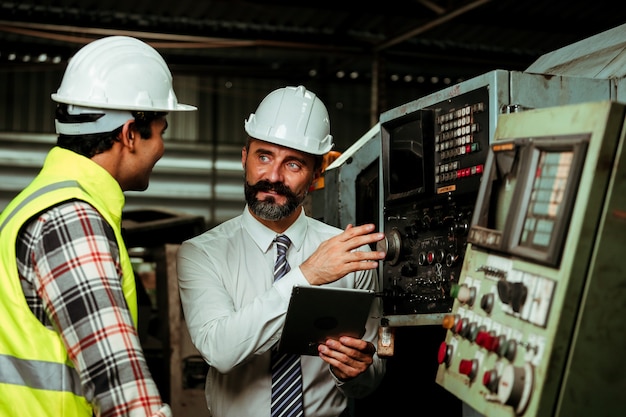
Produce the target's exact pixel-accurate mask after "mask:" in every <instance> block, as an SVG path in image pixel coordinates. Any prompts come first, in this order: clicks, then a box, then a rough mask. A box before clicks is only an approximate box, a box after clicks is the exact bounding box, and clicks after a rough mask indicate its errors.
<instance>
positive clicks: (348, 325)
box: [278, 286, 374, 356]
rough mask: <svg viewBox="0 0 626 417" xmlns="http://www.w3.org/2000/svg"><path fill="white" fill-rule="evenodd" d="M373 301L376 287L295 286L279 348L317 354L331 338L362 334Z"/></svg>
mask: <svg viewBox="0 0 626 417" xmlns="http://www.w3.org/2000/svg"><path fill="white" fill-rule="evenodd" d="M373 301H374V291H372V290H359V289H350V288H338V287H329V286H325V287H320V286H313V287H298V286H296V287H293V290H292V292H291V299H290V301H289V308H288V310H287V317H286V318H285V327H284V328H283V333H282V336H281V338H280V342H279V345H278V346H279V350H280V351H281V352H289V353H299V354H300V355H313V356H317V355H318V352H317V345H318V344H319V343H321V342H324V341H325V340H326V339H328V338H334V339H338V338H339V337H340V336H352V337H357V338H360V337H362V336H363V335H364V334H365V325H366V323H367V319H368V318H369V313H370V309H371V307H372V302H373Z"/></svg>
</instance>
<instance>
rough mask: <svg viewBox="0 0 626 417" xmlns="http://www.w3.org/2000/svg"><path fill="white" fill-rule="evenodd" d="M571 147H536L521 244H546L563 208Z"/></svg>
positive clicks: (570, 159) (569, 168)
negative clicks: (556, 149) (533, 175)
mask: <svg viewBox="0 0 626 417" xmlns="http://www.w3.org/2000/svg"><path fill="white" fill-rule="evenodd" d="M573 157H574V152H573V151H563V152H560V151H555V152H549V151H539V161H538V163H537V168H536V169H535V178H534V179H533V181H532V186H531V189H530V199H529V201H528V208H527V210H526V216H525V217H524V222H523V225H522V233H521V236H520V242H519V243H520V245H521V246H527V247H531V248H536V249H539V250H542V249H545V248H548V247H549V246H550V242H551V241H552V234H553V233H554V230H555V224H556V221H557V219H558V216H559V214H561V212H562V211H563V208H562V206H563V204H564V203H565V199H564V197H565V192H566V190H567V179H568V177H569V173H570V170H571V168H572V160H573Z"/></svg>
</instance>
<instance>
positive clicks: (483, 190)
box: [468, 133, 591, 267]
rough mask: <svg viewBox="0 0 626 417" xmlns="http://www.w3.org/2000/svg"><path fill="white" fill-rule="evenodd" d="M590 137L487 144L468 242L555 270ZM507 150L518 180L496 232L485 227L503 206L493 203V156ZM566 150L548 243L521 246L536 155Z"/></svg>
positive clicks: (538, 138)
mask: <svg viewBox="0 0 626 417" xmlns="http://www.w3.org/2000/svg"><path fill="white" fill-rule="evenodd" d="M590 138H591V134H589V133H581V134H573V135H552V136H544V137H523V138H515V139H503V140H498V141H496V142H494V143H492V144H491V146H490V150H489V154H488V157H487V161H486V163H485V172H484V174H483V181H482V183H481V186H480V189H479V192H478V197H477V199H476V206H475V210H474V214H473V217H472V223H471V226H470V232H469V236H468V242H469V243H471V244H472V245H474V246H477V247H482V248H485V249H489V250H495V251H498V252H501V253H504V254H510V255H515V256H519V257H521V258H524V259H528V260H531V261H536V262H539V263H542V264H545V265H548V266H554V267H557V266H558V265H559V264H560V261H561V255H562V252H563V247H564V246H565V239H566V236H567V230H568V226H569V223H570V221H571V219H570V217H571V213H572V210H573V207H574V203H575V199H576V194H577V190H578V186H579V183H580V176H581V174H582V170H583V165H584V161H585V156H586V150H587V147H588V143H589V140H590ZM507 151H508V152H511V151H513V152H515V157H516V158H517V159H518V160H517V162H516V163H517V164H518V166H517V170H516V172H517V176H516V183H515V186H514V187H515V188H514V190H513V192H512V196H511V199H510V205H509V208H508V212H507V214H506V218H505V220H504V222H503V225H502V227H501V229H496V228H494V227H493V226H492V225H488V220H487V219H488V218H489V216H490V215H493V213H494V212H496V211H501V210H504V209H503V208H502V207H497V206H495V204H494V202H493V195H495V191H494V190H493V187H494V186H495V179H496V177H495V175H496V169H497V165H496V154H497V153H498V152H507ZM569 151H571V152H572V153H573V156H572V163H571V167H570V171H569V175H568V179H567V184H566V186H565V190H564V192H563V198H562V200H561V201H562V202H561V204H560V206H559V210H561V212H560V213H559V215H558V217H557V218H556V220H555V223H554V229H553V232H552V234H551V238H550V242H549V244H548V245H547V246H546V247H544V248H543V249H542V250H539V249H536V248H532V247H529V246H528V245H522V244H520V240H521V237H522V233H523V227H524V221H525V219H526V215H527V211H528V207H529V204H530V199H531V191H532V190H531V187H532V184H533V180H534V176H535V172H536V169H537V165H538V163H539V156H540V155H541V153H542V152H569Z"/></svg>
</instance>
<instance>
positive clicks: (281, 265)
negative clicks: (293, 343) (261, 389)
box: [271, 235, 304, 417]
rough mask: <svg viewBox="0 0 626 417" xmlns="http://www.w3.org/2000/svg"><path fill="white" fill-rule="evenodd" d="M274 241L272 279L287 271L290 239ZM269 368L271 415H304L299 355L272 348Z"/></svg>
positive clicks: (284, 238)
mask: <svg viewBox="0 0 626 417" xmlns="http://www.w3.org/2000/svg"><path fill="white" fill-rule="evenodd" d="M275 242H276V251H277V252H278V256H277V257H276V263H275V264H274V281H276V280H278V279H280V278H282V277H283V275H285V274H286V273H287V272H289V269H290V268H289V263H287V249H288V248H289V245H291V241H290V240H289V238H288V237H287V236H285V235H280V236H277V237H276V239H275ZM271 369H272V417H283V416H290V417H291V416H294V417H295V416H304V406H303V401H302V372H301V370H300V355H295V354H292V353H278V352H276V350H272V365H271Z"/></svg>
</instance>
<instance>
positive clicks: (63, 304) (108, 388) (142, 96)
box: [0, 36, 195, 417]
mask: <svg viewBox="0 0 626 417" xmlns="http://www.w3.org/2000/svg"><path fill="white" fill-rule="evenodd" d="M52 99H53V100H54V101H55V102H57V103H58V104H57V110H56V118H55V123H56V131H57V133H58V135H59V136H58V139H57V145H56V146H55V147H54V148H52V149H51V150H50V152H49V153H48V155H47V156H46V159H45V162H44V165H43V168H42V169H41V171H40V172H39V174H38V175H37V177H36V178H35V179H34V180H33V181H32V182H31V184H30V185H28V186H27V187H26V188H25V189H24V190H23V191H22V192H21V193H20V194H19V195H18V196H17V197H16V198H15V199H14V200H13V201H12V202H11V203H9V205H8V206H7V207H6V208H5V209H4V210H3V212H2V213H1V214H0V248H1V250H0V256H1V257H0V277H1V278H0V287H1V289H2V291H1V295H0V316H1V317H2V330H1V331H0V398H2V400H0V415H7V416H9V415H28V416H38V417H45V416H50V417H60V416H63V417H74V416H84V417H91V416H101V415H102V416H105V415H106V416H110V417H113V416H129V417H134V416H137V417H139V416H141V417H145V416H159V417H164V416H171V414H172V413H171V409H170V407H169V406H168V405H167V404H164V403H163V401H162V399H161V397H160V395H159V391H158V389H157V386H156V384H155V382H154V380H153V379H152V376H151V375H150V372H149V370H148V367H147V365H146V360H145V357H144V354H143V352H142V348H141V344H140V341H139V337H138V334H137V327H136V326H137V298H136V287H135V278H134V275H133V270H132V265H131V263H130V258H129V255H128V252H127V250H126V248H125V246H124V242H123V240H122V234H121V216H122V209H123V206H124V201H125V199H124V194H123V193H124V191H127V190H136V191H142V190H145V189H146V188H147V187H148V182H149V177H150V173H151V171H152V168H153V167H154V165H155V164H156V162H157V161H158V160H159V158H161V156H162V155H163V151H164V145H163V133H164V132H165V129H166V128H167V120H166V115H167V114H168V113H169V112H172V111H188V110H195V107H193V106H188V105H185V104H180V103H178V101H177V99H176V95H175V93H174V90H173V88H172V76H171V73H170V70H169V68H168V66H167V64H166V63H165V61H164V60H163V58H162V57H161V55H159V53H158V52H157V51H156V50H154V49H153V48H152V47H151V46H149V45H147V44H146V43H144V42H141V41H139V40H137V39H135V38H131V37H125V36H111V37H107V38H102V39H99V40H96V41H93V42H91V43H89V44H87V45H86V46H84V47H83V48H81V49H80V50H79V51H78V52H77V53H76V54H75V55H74V56H73V57H72V58H71V60H70V62H69V64H68V66H67V68H66V71H65V73H64V75H63V79H62V81H61V85H60V87H59V89H58V91H57V92H56V93H55V94H52Z"/></svg>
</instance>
